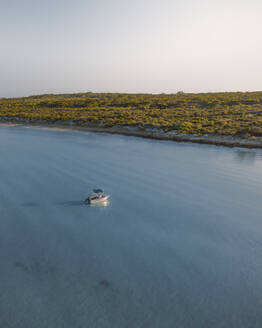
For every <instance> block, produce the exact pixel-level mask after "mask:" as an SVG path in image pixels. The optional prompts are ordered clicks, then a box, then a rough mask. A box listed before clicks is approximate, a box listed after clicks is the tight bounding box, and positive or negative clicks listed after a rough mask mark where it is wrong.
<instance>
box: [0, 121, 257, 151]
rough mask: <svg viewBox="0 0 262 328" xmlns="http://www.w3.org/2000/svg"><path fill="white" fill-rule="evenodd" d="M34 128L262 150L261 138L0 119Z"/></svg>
mask: <svg viewBox="0 0 262 328" xmlns="http://www.w3.org/2000/svg"><path fill="white" fill-rule="evenodd" d="M17 125H22V126H32V127H33V126H34V127H47V128H56V129H58V128H59V129H69V130H82V131H91V132H100V133H110V134H122V135H127V136H135V137H141V138H149V139H157V140H169V141H176V142H193V143H199V144H210V145H217V146H226V147H245V148H262V138H256V139H244V138H241V137H236V136H230V135H229V136H224V135H203V136H198V135H185V134H179V133H177V131H168V132H165V131H163V130H161V129H156V128H146V129H145V130H140V129H139V128H136V127H125V126H115V127H105V126H94V125H89V124H81V125H78V124H77V123H74V122H72V121H69V122H66V121H63V122H60V121H56V122H48V121H45V120H36V121H32V120H31V121H27V120H23V119H21V118H12V119H3V118H0V126H10V127H11V126H17Z"/></svg>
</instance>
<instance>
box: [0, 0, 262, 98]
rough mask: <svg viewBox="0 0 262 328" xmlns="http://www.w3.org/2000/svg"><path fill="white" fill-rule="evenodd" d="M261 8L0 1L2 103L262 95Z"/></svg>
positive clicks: (199, 0)
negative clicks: (63, 96) (111, 96)
mask: <svg viewBox="0 0 262 328" xmlns="http://www.w3.org/2000/svg"><path fill="white" fill-rule="evenodd" d="M261 13H262V1H261V0H132V1H131V0H129V1H128V0H92V1H90V0H44V1H43V0H0V44H1V46H0V97H19V96H29V95H34V94H43V93H73V92H87V91H88V92H130V93H176V92H178V91H184V92H217V91H255V90H262V19H261Z"/></svg>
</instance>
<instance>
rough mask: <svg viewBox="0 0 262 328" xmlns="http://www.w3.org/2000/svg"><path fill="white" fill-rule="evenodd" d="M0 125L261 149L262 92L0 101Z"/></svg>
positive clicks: (79, 95)
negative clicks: (54, 128) (24, 125)
mask: <svg viewBox="0 0 262 328" xmlns="http://www.w3.org/2000/svg"><path fill="white" fill-rule="evenodd" d="M0 123H1V124H30V125H41V126H43V125H44V126H48V127H60V128H71V129H88V130H90V131H95V132H107V133H120V134H125V135H134V136H139V137H144V138H153V139H161V140H174V141H190V142H197V143H205V144H215V145H224V146H231V147H233V146H240V147H249V148H262V92H233V93H202V94H193V93H183V92H179V93H177V94H159V95H154V94H118V93H90V92H88V93H77V94H60V95H53V94H47V95H39V96H30V97H23V98H2V99H0Z"/></svg>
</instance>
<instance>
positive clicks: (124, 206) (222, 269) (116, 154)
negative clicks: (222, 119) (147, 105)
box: [0, 127, 262, 328]
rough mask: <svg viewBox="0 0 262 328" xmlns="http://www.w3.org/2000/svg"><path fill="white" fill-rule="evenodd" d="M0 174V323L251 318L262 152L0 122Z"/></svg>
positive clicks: (254, 316)
mask: <svg viewBox="0 0 262 328" xmlns="http://www.w3.org/2000/svg"><path fill="white" fill-rule="evenodd" d="M0 173H1V181H0V259H1V266H0V327H1V328H2V327H7V328H8V327H14V328H20V327H21V328H24V327H26V328H30V327H38V328H42V327H48V328H50V327H51V328H53V327H59V328H60V327H64V328H65V327H66V328H67V327H70V328H72V327H74V328H77V327H83V328H86V327H92V328H93V327H99V328H100V327H102V328H103V327H114V328H115V327H119V328H124V327H136V328H137V327H157V328H158V327H161V328H162V327H163V328H165V327H168V328H169V327H170V328H173V327H185V328H190V327H194V328H195V327H199V328H202V327H244V328H248V327H252V328H254V327H259V328H260V327H261V326H262V311H261V309H262V283H261V280H262V215H261V213H262V151H260V150H245V149H237V148H234V149H230V148H224V147H216V146H204V145H196V144H189V143H175V142H166V141H156V140H146V139H139V138H135V137H125V136H117V135H106V134H94V133H88V132H77V131H59V130H58V131H55V130H47V129H37V128H25V127H1V128H0ZM95 187H102V188H104V189H105V191H106V192H108V193H110V195H111V201H110V203H109V205H108V206H107V207H97V206H96V207H87V206H84V205H83V204H82V200H83V199H84V198H86V196H87V195H88V194H89V193H90V190H92V189H93V188H95Z"/></svg>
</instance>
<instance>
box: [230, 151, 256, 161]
mask: <svg viewBox="0 0 262 328" xmlns="http://www.w3.org/2000/svg"><path fill="white" fill-rule="evenodd" d="M235 154H236V160H237V161H238V162H239V161H243V162H246V163H249V164H253V163H254V162H255V160H256V155H257V153H256V151H253V150H237V151H235Z"/></svg>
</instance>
